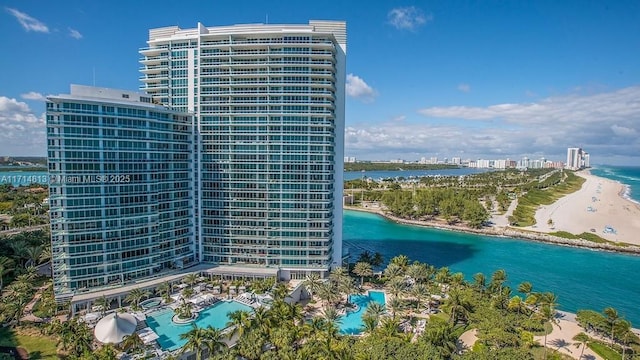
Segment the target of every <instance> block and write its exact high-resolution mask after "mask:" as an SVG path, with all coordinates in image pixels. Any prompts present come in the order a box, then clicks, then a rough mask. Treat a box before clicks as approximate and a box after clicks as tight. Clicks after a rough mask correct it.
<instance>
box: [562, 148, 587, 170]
mask: <svg viewBox="0 0 640 360" xmlns="http://www.w3.org/2000/svg"><path fill="white" fill-rule="evenodd" d="M590 166H591V164H590V156H589V154H588V153H587V152H585V151H584V150H582V149H581V148H567V164H566V166H565V168H567V169H569V170H580V169H582V168H585V167H590Z"/></svg>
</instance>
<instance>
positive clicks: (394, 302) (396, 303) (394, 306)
mask: <svg viewBox="0 0 640 360" xmlns="http://www.w3.org/2000/svg"><path fill="white" fill-rule="evenodd" d="M387 307H388V308H389V310H391V317H392V318H394V319H395V318H396V313H397V312H400V311H402V309H403V308H404V304H403V303H402V300H400V299H399V298H398V297H397V296H394V297H392V298H391V299H390V300H389V303H388V304H387Z"/></svg>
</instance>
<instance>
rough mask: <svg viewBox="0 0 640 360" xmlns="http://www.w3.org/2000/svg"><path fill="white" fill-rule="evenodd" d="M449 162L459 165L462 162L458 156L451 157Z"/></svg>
mask: <svg viewBox="0 0 640 360" xmlns="http://www.w3.org/2000/svg"><path fill="white" fill-rule="evenodd" d="M451 163H452V164H455V165H460V164H462V160H461V159H460V158H459V157H452V158H451Z"/></svg>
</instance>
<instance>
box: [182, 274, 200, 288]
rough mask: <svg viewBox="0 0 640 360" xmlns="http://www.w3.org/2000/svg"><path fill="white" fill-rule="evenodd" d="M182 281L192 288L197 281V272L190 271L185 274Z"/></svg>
mask: <svg viewBox="0 0 640 360" xmlns="http://www.w3.org/2000/svg"><path fill="white" fill-rule="evenodd" d="M182 281H183V282H184V283H185V284H187V285H189V287H191V288H193V286H194V285H195V284H196V283H197V282H198V274H196V273H190V274H187V275H186V276H185V277H184V278H183V279H182Z"/></svg>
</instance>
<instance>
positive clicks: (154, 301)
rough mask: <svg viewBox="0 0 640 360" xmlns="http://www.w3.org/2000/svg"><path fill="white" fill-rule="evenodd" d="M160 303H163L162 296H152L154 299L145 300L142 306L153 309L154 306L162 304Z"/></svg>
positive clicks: (145, 308)
mask: <svg viewBox="0 0 640 360" xmlns="http://www.w3.org/2000/svg"><path fill="white" fill-rule="evenodd" d="M160 304H162V299H161V298H152V299H149V300H145V301H143V302H141V303H140V306H141V307H142V309H144V310H149V309H152V308H154V307H158V306H160Z"/></svg>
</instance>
